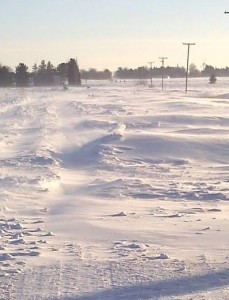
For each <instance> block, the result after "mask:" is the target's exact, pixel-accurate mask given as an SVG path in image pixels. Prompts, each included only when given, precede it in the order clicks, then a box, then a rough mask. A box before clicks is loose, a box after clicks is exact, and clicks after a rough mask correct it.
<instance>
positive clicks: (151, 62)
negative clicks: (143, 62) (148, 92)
mask: <svg viewBox="0 0 229 300" xmlns="http://www.w3.org/2000/svg"><path fill="white" fill-rule="evenodd" d="M148 64H149V65H150V87H151V89H152V87H153V82H152V64H154V62H153V61H149V62H148Z"/></svg>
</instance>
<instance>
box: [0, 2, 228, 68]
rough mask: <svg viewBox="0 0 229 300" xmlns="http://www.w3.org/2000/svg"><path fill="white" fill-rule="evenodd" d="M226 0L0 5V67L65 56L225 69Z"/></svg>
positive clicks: (92, 63)
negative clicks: (190, 43) (163, 62)
mask: <svg viewBox="0 0 229 300" xmlns="http://www.w3.org/2000/svg"><path fill="white" fill-rule="evenodd" d="M225 10H229V1H228V0H227V1H226V0H0V20H1V26H0V45H1V47H0V63H1V64H4V65H9V66H11V67H15V66H16V65H17V64H18V63H19V62H24V63H25V64H27V65H28V66H29V67H30V68H31V66H32V65H33V64H34V63H35V62H37V63H38V64H39V63H40V61H41V60H42V59H45V60H46V61H48V60H50V61H51V62H52V63H53V64H54V65H57V64H58V63H60V62H65V61H67V60H68V59H69V58H71V57H74V58H76V57H77V59H78V63H79V67H80V68H85V69H88V68H90V67H93V68H96V69H98V70H102V69H104V68H108V69H110V70H116V69H117V68H118V67H133V68H135V67H138V66H146V65H147V62H149V61H154V62H155V64H154V65H155V66H160V65H161V63H160V60H159V57H160V56H166V57H168V59H167V60H166V63H165V65H166V66H167V65H170V66H176V65H177V64H178V65H180V66H185V65H186V57H187V47H186V46H183V45H182V43H183V42H194V43H196V45H195V46H192V47H191V48H190V63H195V64H196V65H197V67H198V68H199V69H201V66H202V64H203V63H206V64H211V65H213V66H217V67H225V66H229V14H224V11H225Z"/></svg>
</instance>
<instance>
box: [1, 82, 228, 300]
mask: <svg viewBox="0 0 229 300" xmlns="http://www.w3.org/2000/svg"><path fill="white" fill-rule="evenodd" d="M228 86H229V80H228V79H227V78H221V79H220V78H219V79H218V81H217V84H215V85H209V84H208V83H207V80H206V79H204V78H203V79H193V80H190V91H189V93H188V94H185V93H184V92H183V89H184V82H183V79H179V80H178V79H176V80H172V79H171V80H166V81H165V91H164V92H161V90H160V81H159V80H156V81H155V87H154V88H153V89H150V88H149V87H148V86H147V85H145V86H144V85H138V84H137V82H133V81H132V82H131V81H130V82H124V81H123V82H98V83H95V82H92V83H91V85H90V87H89V88H88V87H86V86H82V87H77V88H73V87H72V88H69V89H68V90H65V91H63V90H62V89H61V88H28V89H13V88H11V89H1V90H0V126H1V131H0V147H1V156H0V166H1V176H0V188H1V198H0V294H1V299H4V300H5V299H10V300H11V299H12V300H14V299H17V300H18V299H23V300H27V299H49V300H51V299H59V300H64V299H68V300H70V299H71V300H73V299H82V300H86V299H91V300H92V299H93V300H94V299H104V300H105V299H106V300H109V299H112V300H113V299H115V300H116V299H127V300H135V299H136V300H137V299H229V285H228V282H229V281H228V279H229V271H228V270H229V254H228V251H229V236H228V230H229V219H228V215H229V204H228V200H229V93H228Z"/></svg>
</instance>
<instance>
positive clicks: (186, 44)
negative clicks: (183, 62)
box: [183, 43, 195, 93]
mask: <svg viewBox="0 0 229 300" xmlns="http://www.w3.org/2000/svg"><path fill="white" fill-rule="evenodd" d="M183 45H185V46H188V54H187V68H186V85H185V93H187V92H188V69H189V49H190V46H194V45H195V43H183Z"/></svg>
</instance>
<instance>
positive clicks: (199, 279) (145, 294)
mask: <svg viewBox="0 0 229 300" xmlns="http://www.w3.org/2000/svg"><path fill="white" fill-rule="evenodd" d="M76 284H77V283H76ZM227 286H229V270H228V269H226V270H223V271H219V272H210V273H208V274H205V275H195V276H192V277H185V278H179V279H170V280H164V281H157V282H152V283H148V284H137V285H133V286H128V287H117V288H113V289H109V290H104V291H98V292H96V293H94V294H90V295H85V296H70V297H63V296H62V297H60V298H52V299H49V300H96V299H100V300H117V299H125V300H139V299H158V298H159V297H166V296H167V297H172V296H182V295H187V294H191V293H198V292H205V291H209V290H214V289H218V288H224V287H227Z"/></svg>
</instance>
